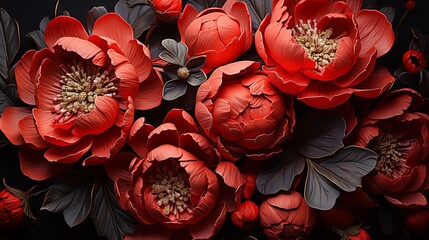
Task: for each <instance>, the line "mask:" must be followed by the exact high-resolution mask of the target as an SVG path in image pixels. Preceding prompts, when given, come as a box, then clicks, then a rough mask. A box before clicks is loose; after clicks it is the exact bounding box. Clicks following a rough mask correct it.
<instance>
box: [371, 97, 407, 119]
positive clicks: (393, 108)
mask: <svg viewBox="0 0 429 240" xmlns="http://www.w3.org/2000/svg"><path fill="white" fill-rule="evenodd" d="M412 100H413V98H412V97H411V96H410V95H400V96H397V97H396V98H394V99H390V101H383V102H381V103H380V104H378V105H377V106H376V107H375V108H374V109H373V110H372V111H371V112H370V113H369V114H368V117H369V118H371V119H388V118H393V117H395V116H399V115H401V114H403V113H404V111H405V110H407V109H408V107H409V106H410V105H411V102H412Z"/></svg>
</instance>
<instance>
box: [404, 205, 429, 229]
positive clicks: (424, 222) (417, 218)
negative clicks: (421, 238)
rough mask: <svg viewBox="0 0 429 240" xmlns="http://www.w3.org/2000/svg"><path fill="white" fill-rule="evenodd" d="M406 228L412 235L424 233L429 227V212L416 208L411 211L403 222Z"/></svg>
mask: <svg viewBox="0 0 429 240" xmlns="http://www.w3.org/2000/svg"><path fill="white" fill-rule="evenodd" d="M402 222H403V224H404V226H405V228H406V229H407V230H408V231H410V232H412V233H417V234H418V233H424V232H426V230H427V229H428V226H429V210H428V209H426V208H416V209H411V210H409V211H408V212H407V213H406V214H405V216H404V218H403V220H402Z"/></svg>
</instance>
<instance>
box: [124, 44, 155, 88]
mask: <svg viewBox="0 0 429 240" xmlns="http://www.w3.org/2000/svg"><path fill="white" fill-rule="evenodd" d="M146 50H147V47H146V46H145V45H143V44H142V43H141V42H139V41H138V40H135V39H133V40H131V41H130V42H129V43H128V45H127V48H126V49H125V56H126V57H127V58H128V60H129V61H130V63H131V64H132V65H134V67H135V68H136V69H137V74H138V77H139V82H143V81H144V80H146V79H147V78H148V77H149V74H150V73H151V71H152V61H151V60H150V56H148V55H146V53H145V51H146Z"/></svg>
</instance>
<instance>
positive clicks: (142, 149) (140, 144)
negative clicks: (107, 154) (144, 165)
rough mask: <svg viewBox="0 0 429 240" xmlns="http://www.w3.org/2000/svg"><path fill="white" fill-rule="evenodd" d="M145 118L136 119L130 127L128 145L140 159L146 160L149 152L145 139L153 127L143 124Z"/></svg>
mask: <svg viewBox="0 0 429 240" xmlns="http://www.w3.org/2000/svg"><path fill="white" fill-rule="evenodd" d="M144 121H145V118H143V117H142V118H139V119H137V120H136V121H135V122H134V124H133V126H132V127H131V131H130V135H129V138H128V144H130V146H131V148H132V149H133V150H134V151H135V152H136V153H137V154H138V155H139V156H140V157H141V158H146V156H147V154H148V152H149V150H148V148H147V139H148V137H149V134H150V133H151V132H152V131H153V129H154V127H153V126H152V125H150V124H147V123H145V122H144Z"/></svg>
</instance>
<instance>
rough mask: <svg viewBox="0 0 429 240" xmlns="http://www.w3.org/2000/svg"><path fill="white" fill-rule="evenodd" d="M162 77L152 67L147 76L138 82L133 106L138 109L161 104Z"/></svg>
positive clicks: (146, 108) (147, 108)
mask: <svg viewBox="0 0 429 240" xmlns="http://www.w3.org/2000/svg"><path fill="white" fill-rule="evenodd" d="M161 101H162V77H161V76H160V74H159V73H158V71H156V70H155V69H152V71H151V74H150V75H149V77H148V78H147V79H146V80H145V81H143V82H141V83H140V85H139V92H138V94H137V96H136V97H135V98H134V106H135V108H136V109H138V110H149V109H152V108H155V107H157V106H159V105H160V104H161Z"/></svg>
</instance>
